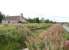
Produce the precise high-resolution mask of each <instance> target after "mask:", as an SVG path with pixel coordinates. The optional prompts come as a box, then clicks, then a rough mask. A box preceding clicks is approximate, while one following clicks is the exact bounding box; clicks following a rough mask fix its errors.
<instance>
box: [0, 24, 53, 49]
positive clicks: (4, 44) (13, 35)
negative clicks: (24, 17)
mask: <svg viewBox="0 0 69 50" xmlns="http://www.w3.org/2000/svg"><path fill="white" fill-rule="evenodd" d="M51 25H52V23H40V24H37V23H29V24H23V25H22V26H17V25H13V24H1V25H0V50H18V49H20V48H23V46H24V47H25V44H24V43H25V40H26V41H27V40H28V41H30V39H27V36H29V35H30V36H31V35H33V36H34V37H38V35H39V34H40V33H41V32H44V31H46V30H47V28H48V27H49V26H51ZM23 36H24V37H23ZM33 36H32V39H33ZM35 39H36V38H35ZM37 40H38V39H37ZM36 42H37V41H36ZM32 43H33V42H32V41H31V42H29V43H27V44H29V45H27V46H26V47H28V48H30V49H33V48H36V47H35V46H34V45H33V44H32ZM39 45H40V44H39ZM39 45H38V46H37V47H40V46H39ZM41 46H42V45H41Z"/></svg>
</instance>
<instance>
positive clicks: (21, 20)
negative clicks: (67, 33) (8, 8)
mask: <svg viewBox="0 0 69 50" xmlns="http://www.w3.org/2000/svg"><path fill="white" fill-rule="evenodd" d="M25 22H26V19H25V18H24V17H23V14H21V15H20V16H7V17H5V18H4V19H3V20H2V23H3V24H8V23H11V24H15V23H25Z"/></svg>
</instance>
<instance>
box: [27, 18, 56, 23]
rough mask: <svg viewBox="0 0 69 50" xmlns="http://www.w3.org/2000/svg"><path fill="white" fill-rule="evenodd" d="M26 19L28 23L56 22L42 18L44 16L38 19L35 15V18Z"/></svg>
mask: <svg viewBox="0 0 69 50" xmlns="http://www.w3.org/2000/svg"><path fill="white" fill-rule="evenodd" d="M27 21H28V22H29V23H56V22H53V21H51V20H49V19H44V18H42V19H39V17H36V18H33V19H32V18H28V19H27Z"/></svg>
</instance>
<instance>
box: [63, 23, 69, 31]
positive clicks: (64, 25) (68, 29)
mask: <svg viewBox="0 0 69 50" xmlns="http://www.w3.org/2000/svg"><path fill="white" fill-rule="evenodd" d="M63 28H64V29H65V30H66V31H67V32H69V26H68V25H66V24H63Z"/></svg>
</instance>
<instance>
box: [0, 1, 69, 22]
mask: <svg viewBox="0 0 69 50" xmlns="http://www.w3.org/2000/svg"><path fill="white" fill-rule="evenodd" d="M0 11H1V12H2V13H4V14H5V15H20V13H23V14H24V17H26V18H28V17H31V18H34V17H40V18H42V17H44V18H45V19H47V18H48V19H50V20H53V21H59V22H69V0H0Z"/></svg>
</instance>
